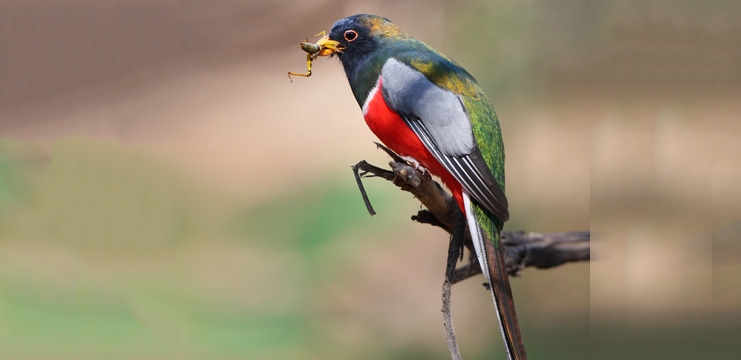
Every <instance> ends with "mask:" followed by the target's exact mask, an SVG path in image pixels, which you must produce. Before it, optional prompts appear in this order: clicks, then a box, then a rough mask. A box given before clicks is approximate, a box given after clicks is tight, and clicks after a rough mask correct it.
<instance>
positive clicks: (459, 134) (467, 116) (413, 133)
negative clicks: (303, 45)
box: [317, 14, 526, 359]
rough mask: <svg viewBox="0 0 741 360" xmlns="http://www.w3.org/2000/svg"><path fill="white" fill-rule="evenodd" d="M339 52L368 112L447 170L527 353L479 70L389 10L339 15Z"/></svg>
mask: <svg viewBox="0 0 741 360" xmlns="http://www.w3.org/2000/svg"><path fill="white" fill-rule="evenodd" d="M317 44H319V45H322V46H323V48H326V49H331V51H324V52H322V54H321V56H325V55H337V56H338V57H339V58H340V60H341V61H342V65H343V66H344V68H345V73H346V74H347V79H348V80H349V82H350V87H351V88H352V92H353V94H354V95H355V99H356V100H357V101H358V104H359V105H360V107H361V108H362V110H363V117H364V118H365V121H366V123H367V124H368V126H369V127H370V129H371V130H372V131H373V133H375V135H376V136H377V137H378V138H379V139H380V140H381V141H382V142H383V143H384V144H385V145H386V146H388V147H389V148H391V149H392V150H394V151H395V152H397V153H398V154H400V155H402V156H405V157H409V158H413V159H415V160H416V161H417V162H418V163H419V164H420V165H421V166H423V167H424V168H426V169H427V170H428V171H429V172H430V173H431V174H433V175H436V176H438V177H440V179H441V180H442V181H443V183H445V185H446V186H447V187H448V188H449V189H450V191H451V192H452V195H453V197H454V198H455V200H456V201H457V203H458V206H459V207H460V209H461V210H462V211H463V213H464V214H465V216H466V220H467V223H468V228H469V231H470V233H471V239H472V241H473V245H474V249H475V251H476V256H477V258H478V261H479V264H480V265H481V269H482V272H483V273H484V276H486V278H487V280H488V281H489V284H490V288H491V293H492V296H493V299H494V304H495V306H496V308H497V318H498V320H499V324H500V328H501V331H502V335H503V338H504V343H505V348H506V350H507V355H508V358H509V359H526V355H525V348H524V346H523V344H522V337H521V335H520V331H519V326H518V323H517V316H516V314H515V307H514V302H513V300H512V291H511V289H510V285H509V280H508V278H507V270H506V268H505V265H504V256H503V248H502V244H501V241H500V236H499V233H500V231H501V229H502V225H503V223H504V222H505V221H506V220H507V219H508V218H509V213H508V210H507V198H506V197H505V195H504V146H503V144H502V137H501V132H500V128H499V121H498V120H497V116H496V114H495V113H494V108H493V107H492V105H491V102H489V99H488V98H487V97H486V95H484V92H483V91H482V90H481V88H480V87H479V85H478V84H477V83H476V80H475V79H474V78H473V76H471V74H469V73H468V72H467V71H466V70H464V69H463V68H462V67H460V66H459V65H458V64H456V63H455V62H454V61H453V60H451V59H449V58H448V57H446V56H445V55H443V54H441V53H439V52H438V51H436V50H435V49H433V48H431V47H429V46H428V45H426V44H424V43H422V42H421V41H418V40H415V39H413V38H412V37H411V36H409V35H408V34H406V33H404V32H403V31H401V30H400V29H399V28H398V27H397V26H396V25H394V24H392V23H391V22H390V21H389V20H388V19H385V18H383V17H379V16H375V15H367V14H361V15H355V16H350V17H347V18H345V19H342V20H339V21H337V22H336V23H335V24H334V26H332V30H331V32H330V34H329V35H327V36H325V37H324V38H322V39H320V40H319V42H318V43H317Z"/></svg>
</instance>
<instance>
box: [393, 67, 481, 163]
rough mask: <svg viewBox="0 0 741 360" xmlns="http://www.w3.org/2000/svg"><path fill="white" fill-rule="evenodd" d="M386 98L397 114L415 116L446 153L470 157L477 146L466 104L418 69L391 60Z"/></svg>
mask: <svg viewBox="0 0 741 360" xmlns="http://www.w3.org/2000/svg"><path fill="white" fill-rule="evenodd" d="M381 76H382V78H383V89H382V90H383V96H384V99H385V100H386V103H387V104H388V105H389V107H391V108H392V109H393V110H394V111H396V112H397V113H399V114H402V115H412V114H413V115H414V116H415V117H416V118H418V119H419V120H420V121H421V122H422V123H423V124H424V126H425V128H426V129H427V131H428V132H429V134H430V137H432V139H434V140H435V143H436V144H437V146H438V147H439V148H440V151H442V152H443V153H444V154H447V155H451V156H462V155H466V154H470V153H471V151H473V148H474V147H475V146H476V140H475V139H474V137H473V131H472V130H471V122H470V121H469V120H468V115H467V114H466V110H465V107H464V106H463V101H462V100H461V98H460V96H458V95H457V94H455V93H453V92H451V91H448V90H445V89H442V88H440V87H438V86H437V85H435V84H433V83H432V82H431V81H430V80H427V78H426V77H425V76H424V74H422V73H421V72H419V71H417V70H416V69H414V68H412V67H410V66H408V65H405V64H403V63H401V62H400V61H398V60H396V59H394V58H390V59H389V60H388V61H387V62H386V64H385V65H384V66H383V70H382V71H381Z"/></svg>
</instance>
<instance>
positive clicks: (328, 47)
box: [316, 35, 344, 56]
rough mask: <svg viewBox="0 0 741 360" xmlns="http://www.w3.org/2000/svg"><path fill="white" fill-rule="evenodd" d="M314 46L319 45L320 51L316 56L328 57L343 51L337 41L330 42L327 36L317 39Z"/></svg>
mask: <svg viewBox="0 0 741 360" xmlns="http://www.w3.org/2000/svg"><path fill="white" fill-rule="evenodd" d="M316 44H317V45H319V47H320V49H321V50H319V52H318V53H317V54H316V56H329V55H332V54H336V53H338V52H341V51H342V49H344V47H343V46H341V45H340V42H339V41H334V40H330V39H329V35H325V36H324V37H322V38H321V39H319V41H317V42H316Z"/></svg>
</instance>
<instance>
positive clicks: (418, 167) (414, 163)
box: [401, 156, 430, 177]
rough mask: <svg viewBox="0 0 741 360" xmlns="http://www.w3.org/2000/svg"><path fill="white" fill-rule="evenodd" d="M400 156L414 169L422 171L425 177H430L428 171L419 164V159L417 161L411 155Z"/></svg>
mask: <svg viewBox="0 0 741 360" xmlns="http://www.w3.org/2000/svg"><path fill="white" fill-rule="evenodd" d="M401 158H402V159H404V161H406V162H407V163H408V164H409V165H411V166H412V167H413V168H414V169H415V170H419V171H420V172H421V173H422V175H424V176H426V177H430V172H429V171H427V168H425V167H424V166H422V164H420V163H419V161H417V159H415V158H413V157H411V156H401Z"/></svg>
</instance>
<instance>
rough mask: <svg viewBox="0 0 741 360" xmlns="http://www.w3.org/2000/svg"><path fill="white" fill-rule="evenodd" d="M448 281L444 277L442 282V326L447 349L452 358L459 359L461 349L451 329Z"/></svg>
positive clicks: (451, 319) (451, 316) (451, 318)
mask: <svg viewBox="0 0 741 360" xmlns="http://www.w3.org/2000/svg"><path fill="white" fill-rule="evenodd" d="M450 286H451V284H450V281H448V279H447V278H446V279H445V281H444V282H443V308H442V312H443V326H444V327H445V339H446V340H447V342H448V350H450V357H451V358H452V359H453V360H461V351H460V349H458V342H457V341H456V339H455V331H453V315H451V313H450Z"/></svg>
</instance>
